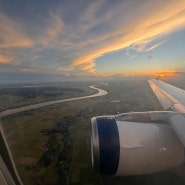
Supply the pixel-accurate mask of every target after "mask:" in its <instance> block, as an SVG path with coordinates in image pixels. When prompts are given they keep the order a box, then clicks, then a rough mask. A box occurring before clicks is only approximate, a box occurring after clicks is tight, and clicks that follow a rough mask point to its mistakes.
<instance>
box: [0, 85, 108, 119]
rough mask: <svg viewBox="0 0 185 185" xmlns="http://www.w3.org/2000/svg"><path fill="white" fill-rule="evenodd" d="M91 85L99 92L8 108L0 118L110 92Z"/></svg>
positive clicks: (0, 113) (0, 114)
mask: <svg viewBox="0 0 185 185" xmlns="http://www.w3.org/2000/svg"><path fill="white" fill-rule="evenodd" d="M89 87H90V88H92V89H96V90H98V92H97V93H96V94H93V95H88V96H81V97H76V98H67V99H60V100H53V101H48V102H43V103H37V104H31V105H27V106H23V107H19V108H15V109H7V110H5V111H3V112H0V118H2V117H5V116H9V115H12V114H16V113H20V112H24V111H28V110H33V109H38V108H42V107H46V106H50V105H54V104H59V103H65V102H70V101H75V100H82V99H87V98H94V97H98V96H104V95H106V94H108V92H107V91H105V90H103V89H99V88H97V87H94V86H89Z"/></svg>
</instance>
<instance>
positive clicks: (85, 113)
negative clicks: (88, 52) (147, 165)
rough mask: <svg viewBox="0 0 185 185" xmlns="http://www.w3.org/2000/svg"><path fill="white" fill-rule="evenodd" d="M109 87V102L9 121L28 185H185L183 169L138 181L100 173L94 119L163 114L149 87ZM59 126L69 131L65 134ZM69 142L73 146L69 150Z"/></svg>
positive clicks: (30, 113)
mask: <svg viewBox="0 0 185 185" xmlns="http://www.w3.org/2000/svg"><path fill="white" fill-rule="evenodd" d="M106 83H107V84H108V85H104V84H101V85H100V86H99V87H100V88H102V89H105V90H107V91H108V92H109V94H108V95H106V96H102V97H97V98H92V99H85V100H79V101H74V102H68V103H63V104H58V105H52V106H49V107H45V108H41V109H36V110H34V111H28V112H24V113H19V114H16V115H12V116H9V117H6V118H3V120H2V123H3V129H4V132H5V134H6V138H7V141H8V143H9V146H10V148H11V150H12V154H13V156H14V160H15V163H16V165H17V168H18V171H19V173H20V176H21V177H22V180H23V182H24V184H25V185H37V184H38V185H39V184H42V185H56V184H71V185H95V184H96V185H102V184H106V185H111V184H114V185H119V184H161V185H162V184H185V179H184V176H185V170H184V167H183V166H181V167H179V168H177V169H174V170H171V171H167V172H163V173H159V174H153V175H146V176H136V177H116V178H115V177H114V178H113V177H104V176H100V175H99V174H97V173H96V172H94V170H93V169H92V168H91V156H90V135H91V124H90V119H91V117H93V116H98V115H108V114H116V113H118V112H120V113H121V112H128V111H149V110H161V108H160V106H159V104H158V102H157V100H156V98H155V96H154V95H153V93H152V91H151V89H150V87H149V86H148V84H147V82H146V81H142V80H134V81H133V80H131V81H130V80H126V81H117V82H116V81H115V82H106ZM82 90H84V88H82ZM86 92H88V90H87V91H86ZM83 93H84V91H83V92H82V94H83ZM46 101H47V100H46ZM58 123H60V125H67V126H64V127H66V128H65V129H63V131H61V130H60V129H59V127H58ZM66 138H67V139H66ZM66 140H67V141H66ZM68 141H70V142H71V144H69V145H70V146H68V144H66V143H68ZM53 146H55V147H54V148H53ZM50 152H51V153H52V155H50V154H51V153H50ZM50 157H51V159H50ZM48 158H49V159H48ZM59 169H60V170H59Z"/></svg>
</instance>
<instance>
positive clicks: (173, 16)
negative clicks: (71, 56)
mask: <svg viewBox="0 0 185 185" xmlns="http://www.w3.org/2000/svg"><path fill="white" fill-rule="evenodd" d="M144 13H145V12H144ZM144 13H143V12H141V16H142V20H137V17H136V21H137V22H136V23H134V25H135V26H133V23H129V24H128V26H127V27H124V28H123V27H121V28H120V27H119V29H116V28H115V30H114V32H111V33H110V41H109V43H107V42H106V44H101V46H97V48H96V49H93V50H91V51H89V52H87V53H86V54H85V55H83V56H81V57H79V58H77V59H75V60H74V61H73V63H72V65H71V66H73V67H77V66H78V67H79V68H80V69H83V66H84V64H87V63H88V64H89V63H91V66H92V67H91V69H92V70H94V71H95V69H94V67H95V65H94V62H95V60H96V59H97V58H99V57H100V56H103V55H104V54H106V53H109V52H113V51H116V50H119V49H123V48H126V47H129V46H131V45H137V44H139V45H140V44H142V43H146V40H149V41H153V40H154V39H156V38H158V37H160V36H162V35H164V34H168V33H171V32H173V31H175V30H177V29H180V28H182V27H184V26H185V1H171V2H170V3H169V2H168V4H166V5H165V6H161V4H159V5H158V8H157V9H156V11H151V13H146V14H145V15H143V14H144ZM133 14H134V12H133ZM124 26H125V25H124ZM112 35H113V36H114V37H112ZM116 35H117V36H118V35H119V38H120V39H117V37H115V36H116ZM120 35H122V36H120ZM111 38H112V39H111ZM160 44H162V43H159V44H158V45H155V46H153V47H151V48H149V49H148V51H150V50H152V49H154V48H156V47H158V46H159V45H160ZM141 49H143V48H141ZM89 70H90V68H88V70H86V71H89Z"/></svg>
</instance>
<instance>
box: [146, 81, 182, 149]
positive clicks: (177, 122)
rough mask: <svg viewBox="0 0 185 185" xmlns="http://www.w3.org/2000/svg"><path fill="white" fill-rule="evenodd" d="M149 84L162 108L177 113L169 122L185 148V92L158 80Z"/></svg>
mask: <svg viewBox="0 0 185 185" xmlns="http://www.w3.org/2000/svg"><path fill="white" fill-rule="evenodd" d="M148 82H149V85H150V87H151V88H152V90H153V92H154V94H155V96H156V97H157V99H158V100H159V103H160V104H161V106H162V108H163V109H164V110H172V111H174V112H175V114H173V115H172V116H170V117H169V122H170V124H171V126H172V128H173V129H174V131H175V133H176V134H177V136H178V137H179V139H180V141H181V142H182V144H183V146H184V147H185V91H184V90H182V89H180V88H177V87H174V86H172V85H170V84H168V83H165V82H162V81H160V80H156V79H152V80H149V81H148Z"/></svg>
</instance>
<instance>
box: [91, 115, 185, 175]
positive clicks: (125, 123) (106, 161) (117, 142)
mask: <svg viewBox="0 0 185 185" xmlns="http://www.w3.org/2000/svg"><path fill="white" fill-rule="evenodd" d="M170 114H173V112H145V113H126V114H122V115H118V116H101V117H95V118H92V120H91V122H92V137H91V155H92V164H93V167H94V168H95V170H96V171H98V172H100V173H101V174H104V175H118V176H123V175H142V174H149V173H154V172H159V171H162V170H167V169H170V168H173V167H175V166H178V165H179V164H181V163H182V162H184V148H183V145H182V144H181V143H180V141H179V139H178V137H177V136H176V134H175V133H174V131H173V129H172V128H171V127H170V125H169V124H166V121H167V120H168V116H169V115H170ZM137 120H138V122H136V121H137ZM140 120H142V122H139V121H140ZM149 121H150V122H149ZM155 122H159V123H155Z"/></svg>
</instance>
